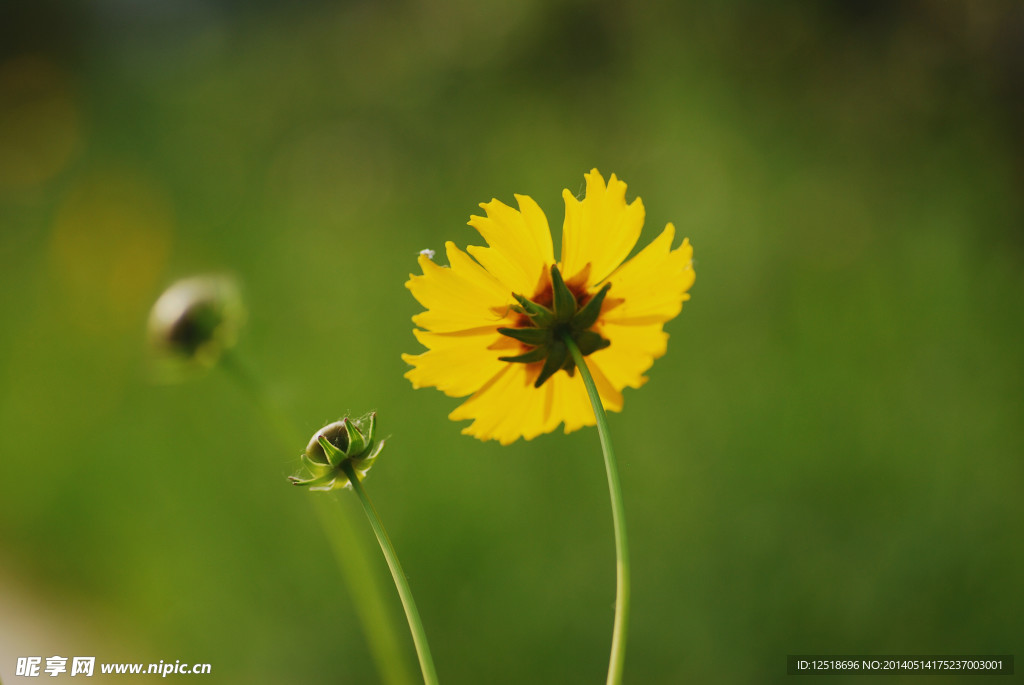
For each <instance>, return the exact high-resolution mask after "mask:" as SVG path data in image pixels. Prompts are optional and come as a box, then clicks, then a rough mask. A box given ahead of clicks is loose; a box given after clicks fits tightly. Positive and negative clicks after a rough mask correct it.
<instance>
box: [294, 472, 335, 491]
mask: <svg viewBox="0 0 1024 685" xmlns="http://www.w3.org/2000/svg"><path fill="white" fill-rule="evenodd" d="M337 477H338V474H337V472H336V471H328V472H327V473H325V474H324V475H322V476H317V477H316V478H306V479H302V478H297V477H296V476H288V480H290V481H291V482H292V485H304V486H310V489H316V486H318V485H323V484H325V483H333V482H334V479H335V478H337ZM328 489H329V488H328Z"/></svg>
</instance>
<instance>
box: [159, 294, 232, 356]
mask: <svg viewBox="0 0 1024 685" xmlns="http://www.w3.org/2000/svg"><path fill="white" fill-rule="evenodd" d="M244 319H245V310H244V308H243V306H242V298H241V296H240V295H239V292H238V287H237V286H236V285H235V282H234V281H233V280H232V279H231V278H228V277H226V276H196V277H192V278H186V279H183V280H180V281H177V282H176V283H174V284H173V285H171V287H169V288H168V289H167V290H165V291H164V292H163V294H162V295H160V297H159V299H157V301H156V304H154V305H153V309H152V311H151V312H150V315H149V337H150V341H151V342H152V344H153V346H154V348H155V349H156V350H157V351H158V352H159V353H160V354H161V356H162V357H164V358H165V359H167V360H168V361H175V362H179V363H183V364H184V365H198V366H205V367H209V366H213V365H214V364H216V363H217V360H218V359H219V358H220V356H221V354H222V353H223V352H224V351H225V350H227V349H229V348H231V347H232V346H233V345H234V344H235V342H236V340H237V339H238V331H239V329H240V328H241V325H242V322H243V320H244Z"/></svg>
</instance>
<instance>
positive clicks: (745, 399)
mask: <svg viewBox="0 0 1024 685" xmlns="http://www.w3.org/2000/svg"><path fill="white" fill-rule="evenodd" d="M0 34H2V35H0V37H2V41H0V56H2V59H0V315H2V324H0V550H2V552H0V655H2V660H0V676H2V677H3V678H4V679H5V680H8V679H12V678H13V675H14V666H15V658H16V657H17V656H32V655H38V656H43V657H46V656H52V655H54V654H60V655H64V656H74V655H94V656H96V657H97V660H98V661H108V662H112V661H130V662H150V661H157V660H160V659H163V660H165V661H172V662H173V661H174V660H175V659H180V660H182V661H186V662H189V661H190V662H206V663H210V664H212V669H213V671H212V675H210V676H206V677H204V678H203V681H204V682H207V681H209V682H217V683H250V682H260V683H262V682H266V683H271V682H293V683H340V682H343V683H372V682H377V679H378V676H377V672H376V670H375V668H374V666H373V663H372V662H371V660H370V659H369V658H368V656H367V647H366V642H365V640H364V638H363V636H362V632H361V629H360V627H359V625H358V622H357V621H356V619H355V617H354V614H353V609H352V604H351V602H350V600H349V599H348V597H347V596H346V594H345V592H344V591H343V590H342V586H341V584H340V582H339V580H338V574H337V569H336V566H335V564H334V560H333V558H332V556H331V553H330V551H329V549H328V547H327V545H326V541H325V538H324V535H323V531H322V530H321V528H320V526H319V524H318V522H317V520H316V518H315V515H314V512H313V509H312V507H311V506H310V502H309V501H308V500H309V498H310V497H312V496H316V495H315V494H314V495H311V494H309V493H306V492H303V491H301V490H299V489H297V488H293V487H290V486H289V485H288V483H287V481H286V480H285V478H286V476H288V475H290V474H292V473H294V472H295V471H296V469H297V459H296V457H297V454H298V452H299V451H300V450H301V448H302V445H301V444H295V445H291V446H288V447H287V448H285V446H282V445H281V444H280V443H279V442H277V441H276V438H275V434H274V433H273V430H272V427H271V426H268V425H267V421H266V420H265V419H264V417H262V416H261V415H260V414H259V413H258V412H257V411H256V410H255V409H254V407H253V406H252V405H251V404H250V403H249V401H248V400H247V398H246V397H245V396H244V395H243V394H242V393H240V392H239V391H238V389H237V388H236V387H235V386H234V385H233V384H232V382H231V379H230V378H229V377H228V376H227V375H225V374H223V373H222V372H219V371H215V372H214V373H211V374H208V375H206V376H203V377H199V378H194V379H192V380H190V382H188V383H184V384H179V385H156V384H153V383H152V382H151V381H150V378H149V375H150V374H149V373H148V370H149V365H148V359H147V355H146V351H145V348H144V341H145V321H146V317H147V313H148V308H149V306H150V305H151V303H152V302H153V301H154V300H155V298H156V297H157V295H158V294H159V292H160V291H161V289H162V288H164V287H165V286H166V285H167V284H169V283H170V282H171V281H172V280H174V279H175V278H178V277H181V276H186V275H190V274H193V273H199V272H228V273H231V274H233V275H235V276H236V277H237V278H238V279H239V281H240V283H241V284H242V287H243V288H244V292H245V295H246V300H247V304H248V309H249V312H250V315H249V321H248V324H247V327H246V329H245V330H244V332H243V336H242V339H241V342H240V345H239V353H240V354H241V355H242V356H243V357H244V358H245V359H246V360H247V361H248V363H249V364H250V366H252V367H253V368H257V369H259V370H260V372H261V373H262V375H263V376H264V378H265V380H266V382H267V383H268V385H269V387H270V389H271V392H272V394H273V397H274V401H276V402H278V403H279V404H280V405H281V407H283V410H284V411H285V412H286V414H287V415H288V417H289V419H290V420H292V421H294V422H295V423H296V424H297V425H298V426H299V428H300V429H301V431H302V432H303V433H306V434H312V432H313V431H315V430H316V429H317V428H318V427H319V426H321V425H322V424H323V423H325V422H327V421H330V420H333V419H336V418H338V417H339V416H341V415H342V414H344V413H347V412H352V413H356V414H361V413H363V412H365V411H367V410H370V409H376V410H377V411H378V412H379V417H380V426H381V430H382V431H383V432H384V433H385V434H390V435H391V439H390V442H389V447H388V449H387V450H386V451H385V452H384V455H383V458H382V459H381V460H380V461H379V463H378V465H377V466H376V467H375V469H374V472H373V474H372V477H371V478H370V479H369V480H368V481H367V484H368V488H369V491H370V493H371V495H372V496H373V497H374V498H375V501H376V504H377V507H378V509H379V510H380V511H381V512H382V515H383V516H384V519H385V521H386V523H387V525H388V526H389V529H390V532H391V535H392V537H393V539H394V540H395V542H396V544H397V546H398V549H399V553H400V554H401V556H402V560H403V563H404V565H405V567H406V570H407V571H408V573H409V576H410V578H411V582H412V585H413V589H414V591H415V592H416V596H417V600H418V602H419V605H420V611H421V613H422V615H423V618H424V621H425V622H426V626H427V630H428V633H429V635H430V638H431V642H432V646H433V650H434V656H435V660H436V663H437V667H438V670H439V673H440V676H441V679H442V681H443V682H445V683H484V682H486V683H520V682H539V683H594V682H601V681H602V679H603V678H604V672H605V668H606V662H607V648H608V641H609V636H610V629H611V620H612V606H613V601H614V564H613V560H614V550H613V542H612V529H611V518H610V510H609V505H608V497H607V490H606V485H605V481H604V473H603V467H602V464H601V457H600V452H599V447H598V440H597V435H596V433H595V432H594V431H593V430H583V431H579V432H577V433H574V434H572V435H569V436H565V435H562V434H560V433H555V434H551V435H545V436H542V437H540V438H538V439H536V440H534V441H532V442H529V443H523V442H519V443H517V444H515V445H512V446H510V447H500V446H498V445H496V444H494V443H486V444H485V443H480V442H478V441H475V440H473V439H471V438H468V437H465V436H461V435H460V434H459V429H460V426H459V425H456V424H454V423H452V422H450V421H448V420H447V419H446V415H447V413H448V412H449V411H450V410H451V409H453V408H454V407H455V406H456V405H457V404H458V402H457V401H456V400H452V399H450V398H447V397H445V396H443V395H442V394H441V393H439V392H436V391H434V390H422V391H413V390H412V389H411V387H410V385H409V383H408V382H407V381H406V380H405V379H403V378H402V374H403V373H404V372H405V370H406V368H407V367H406V366H405V364H404V363H403V362H402V361H401V359H400V354H401V353H402V352H416V351H418V350H420V349H421V348H420V347H419V346H418V344H417V343H416V341H415V340H414V338H413V336H412V332H411V329H412V325H411V323H410V320H409V318H410V317H411V316H412V315H413V314H415V313H416V312H417V311H419V309H420V307H419V306H418V305H417V303H416V302H415V301H414V300H413V299H412V297H411V296H410V295H409V293H408V292H407V291H406V289H405V288H404V287H403V283H404V281H405V280H406V278H407V276H408V274H409V273H410V271H413V270H416V269H417V267H416V264H415V257H416V255H417V253H418V252H419V250H421V249H424V248H433V249H441V248H442V246H443V242H444V241H445V240H453V241H455V242H456V243H457V244H459V245H463V246H464V245H466V244H467V243H478V242H479V238H478V237H477V236H476V234H475V232H473V230H472V229H470V228H469V227H468V226H466V225H465V222H466V221H467V220H468V218H469V215H470V214H471V213H474V212H477V211H478V209H477V203H478V202H482V201H487V200H489V199H490V198H492V197H498V198H499V199H502V200H504V201H506V202H512V194H513V193H525V194H529V195H532V196H533V197H534V198H535V199H536V200H537V201H538V202H539V203H540V205H541V206H542V207H543V208H544V209H545V211H546V212H547V214H548V218H549V220H550V221H551V224H552V227H553V228H554V229H555V230H556V240H557V231H558V230H559V229H560V227H561V220H562V216H563V205H562V201H561V197H560V193H561V189H562V188H563V187H568V188H569V189H570V190H572V191H573V192H574V193H575V192H577V191H580V190H582V188H583V173H584V172H585V171H587V170H589V169H590V168H591V167H594V166H596V167H598V168H599V169H600V170H601V171H602V172H603V173H604V174H606V175H607V174H610V173H613V172H614V173H616V174H618V175H619V176H620V177H621V178H623V179H624V180H625V181H626V182H627V183H629V186H630V189H629V193H630V196H631V197H632V196H635V195H639V196H641V197H642V198H643V200H644V204H645V206H646V207H647V228H646V230H645V233H644V237H643V238H642V239H641V243H642V244H646V242H647V241H649V240H650V239H651V238H652V237H653V236H654V235H656V234H657V233H658V232H660V230H661V228H662V227H663V226H664V224H665V223H666V222H668V221H672V222H674V223H675V224H676V226H677V228H678V229H679V233H680V234H681V235H684V236H689V237H690V239H691V241H692V242H693V244H694V246H695V257H696V261H695V266H696V270H697V274H698V277H697V283H696V285H695V287H694V289H693V291H692V295H693V299H692V301H691V302H690V303H688V304H687V305H686V307H685V308H684V310H683V313H682V315H681V316H680V317H679V318H678V319H676V320H674V321H672V322H671V323H670V324H668V326H667V330H668V332H669V333H670V334H671V341H670V343H669V351H668V354H667V355H666V356H665V357H664V358H663V359H661V360H659V361H658V362H657V363H656V364H655V366H654V367H653V369H652V370H651V372H650V374H649V375H650V379H651V380H650V382H649V383H648V384H647V386H645V387H644V388H643V389H641V390H639V391H633V390H630V391H627V392H626V406H625V410H624V412H623V413H622V414H620V415H614V416H613V417H612V419H611V423H612V431H613V437H614V440H615V442H616V445H617V449H618V452H619V455H620V456H619V458H620V461H621V466H622V478H623V482H624V488H625V497H626V506H627V512H628V516H629V526H630V534H631V542H632V551H633V573H634V607H633V620H632V631H631V641H630V646H629V652H628V658H627V663H626V678H627V681H628V682H631V683H676V682H773V681H774V682H779V681H783V680H786V678H787V676H786V675H785V656H786V654H789V653H832V654H842V653H874V654H884V653H893V652H906V653H925V654H942V653H947V654H955V653H1016V654H1017V655H1018V656H1020V655H1022V654H1024V650H1022V649H1021V647H1022V644H1024V643H1022V636H1024V618H1022V609H1024V594H1022V586H1021V578H1022V574H1024V550H1022V545H1021V524H1022V522H1024V498H1022V497H1021V490H1022V485H1024V464H1022V458H1021V457H1022V455H1024V427H1022V424H1024V422H1022V419H1024V355H1022V345H1021V337H1022V332H1024V326H1022V312H1024V306H1022V305H1024V269H1022V265H1024V200H1022V198H1024V193H1022V189H1024V183H1022V181H1024V136H1022V132H1024V129H1022V126H1021V123H1022V121H1024V118H1022V113H1024V110H1022V102H1024V85H1022V84H1024V52H1022V46H1024V11H1022V5H1021V4H1019V3H1014V2H992V3H980V2H970V1H969V0H962V1H957V2H953V1H950V2H901V3H887V2H866V3H861V2H827V3H780V4H777V5H774V4H773V5H771V6H767V5H765V4H762V3H756V2H726V3H703V4H702V5H700V6H680V7H678V8H674V9H670V8H669V7H668V3H665V4H664V5H659V6H645V5H644V4H642V3H641V4H638V5H635V6H632V7H627V6H626V5H625V4H624V3H614V2H603V3H585V2H577V1H572V0H559V1H557V2H541V1H539V0H534V1H532V2H522V3H515V4H508V5H506V4H504V3H495V2H470V1H469V0H461V1H457V2H429V1H428V0H412V1H407V2H399V3H371V2H350V3H328V2H320V3H316V2H306V3H302V2H299V3H270V2H258V3H242V2H232V1H230V0H189V1H186V2H176V3H158V2H147V1H144V0H97V1H95V2H57V1H56V0H50V1H47V2H31V3H30V2H13V3H11V2H8V3H4V4H3V5H2V9H0ZM556 244H557V243H556ZM321 496H322V495H321ZM338 496H340V497H342V499H343V500H344V501H343V506H344V508H345V509H347V510H348V512H349V513H350V514H351V516H352V517H353V520H354V521H355V522H356V524H357V528H358V530H359V532H360V534H362V535H364V537H365V538H366V542H367V545H368V547H367V549H368V550H369V551H370V552H371V553H372V557H371V559H372V560H373V562H374V563H375V565H376V570H377V572H378V573H379V574H380V576H381V578H382V580H383V581H384V583H385V588H386V589H387V590H388V593H387V598H388V600H391V604H390V605H389V608H390V610H391V612H392V614H393V617H394V619H395V620H396V621H397V622H398V624H399V626H402V625H403V617H402V614H401V609H400V607H399V605H398V602H397V598H396V597H395V596H394V594H393V592H391V590H390V587H391V586H390V580H389V577H388V575H387V574H388V571H387V568H386V566H385V564H384V562H383V559H382V558H381V557H380V556H379V554H378V553H377V550H376V547H375V546H374V543H373V541H372V538H371V536H370V532H369V529H368V527H367V526H365V525H363V524H364V521H363V519H362V514H361V512H360V511H359V510H358V508H357V506H356V503H355V502H354V501H353V500H352V498H351V496H346V493H340V494H339V495H338ZM402 638H403V640H405V633H403V634H402ZM403 647H407V648H408V654H409V662H410V664H414V663H415V662H414V659H413V655H412V646H411V641H409V642H407V643H403ZM65 677H67V676H65ZM96 678H97V679H98V681H99V682H103V678H102V676H99V675H97V676H96ZM123 679H124V677H123V676H122V677H121V678H120V680H123ZM893 680H897V679H893ZM904 680H905V681H906V682H912V677H907V678H905V679H904ZM829 682H842V678H835V679H832V680H830V681H829ZM914 682H916V681H914ZM986 682H987V681H986Z"/></svg>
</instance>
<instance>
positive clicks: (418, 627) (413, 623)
mask: <svg viewBox="0 0 1024 685" xmlns="http://www.w3.org/2000/svg"><path fill="white" fill-rule="evenodd" d="M341 468H342V470H343V471H344V472H345V475H346V476H348V479H349V481H350V482H351V483H352V489H353V490H355V493H356V495H357V496H358V497H359V502H360V503H361V504H362V505H363V510H364V511H365V512H366V518H368V519H369V520H370V527H371V528H373V533H374V535H376V536H377V542H379V543H380V549H381V551H382V552H384V558H385V559H386V560H387V562H388V567H389V568H390V569H391V576H392V577H393V578H394V579H395V587H396V588H398V596H399V597H400V598H401V600H402V606H403V607H405V616H406V618H407V619H408V620H409V630H410V631H411V632H412V641H413V644H415V645H416V656H417V657H419V660H420V669H421V670H422V671H423V682H424V683H425V684H426V685H437V671H436V670H435V669H434V658H433V657H432V656H431V655H430V645H429V644H427V633H426V631H425V630H424V629H423V622H422V621H421V620H420V612H419V610H417V609H416V600H414V599H413V597H412V588H410V587H409V579H408V578H406V576H405V571H403V570H402V564H401V563H399V561H398V554H397V553H396V552H395V546H394V545H392V544H391V538H389V537H388V533H387V531H386V530H384V523H383V522H382V521H381V520H380V516H379V515H378V514H377V510H376V509H375V508H374V506H373V502H371V501H370V496H369V495H368V494H366V490H365V489H364V488H363V484H362V483H361V482H359V477H358V476H357V475H356V471H355V469H354V468H352V464H351V463H350V462H349V461H348V460H346V461H343V462H342V464H341Z"/></svg>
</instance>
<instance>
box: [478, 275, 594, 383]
mask: <svg viewBox="0 0 1024 685" xmlns="http://www.w3.org/2000/svg"><path fill="white" fill-rule="evenodd" d="M609 288H611V283H605V284H604V286H603V287H602V288H601V289H600V290H599V291H598V292H597V293H596V294H595V295H594V296H593V297H591V298H590V299H589V300H587V299H585V298H586V293H585V292H584V291H583V289H582V287H578V288H570V287H569V286H567V285H566V283H565V280H564V279H563V278H562V274H561V272H559V270H558V267H557V266H555V265H552V266H551V288H550V290H548V289H544V290H542V291H541V293H540V294H539V295H535V296H534V297H535V300H528V299H527V298H526V297H524V296H523V295H520V294H519V293H513V296H514V297H515V298H516V301H517V302H518V303H519V305H518V306H515V305H513V307H512V309H513V310H514V311H516V312H518V313H519V314H520V315H521V316H522V318H521V322H520V324H519V327H517V328H499V329H498V332H499V333H501V334H502V335H505V336H508V337H509V338H512V339H514V340H518V341H519V342H521V343H523V344H524V345H527V346H528V347H530V348H532V349H530V350H529V351H527V352H525V353H524V354H520V355H517V356H514V357H499V359H500V360H501V361H505V362H516V363H520V364H534V363H539V362H544V365H543V366H542V367H541V370H540V375H538V376H537V380H536V382H534V384H533V385H534V387H536V388H539V387H540V386H542V385H543V384H544V382H545V381H546V380H547V379H549V378H551V376H553V375H554V374H555V372H557V371H558V370H559V369H565V371H566V373H568V374H569V375H570V376H571V375H573V373H575V371H576V364H575V363H574V362H573V359H572V355H571V354H569V347H568V345H567V344H566V340H572V341H573V342H574V343H575V344H576V346H577V347H578V348H579V349H580V352H581V353H582V354H583V355H584V356H586V355H588V354H591V353H593V352H597V351H598V350H603V349H604V348H606V347H608V345H610V344H611V343H610V342H609V341H608V340H606V339H605V338H602V337H601V336H600V335H598V334H597V333H596V332H594V331H592V330H590V328H591V326H593V325H594V324H595V323H597V317H598V316H599V315H600V314H601V305H602V304H603V303H604V298H605V295H607V294H608V289H609ZM574 291H578V292H574Z"/></svg>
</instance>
